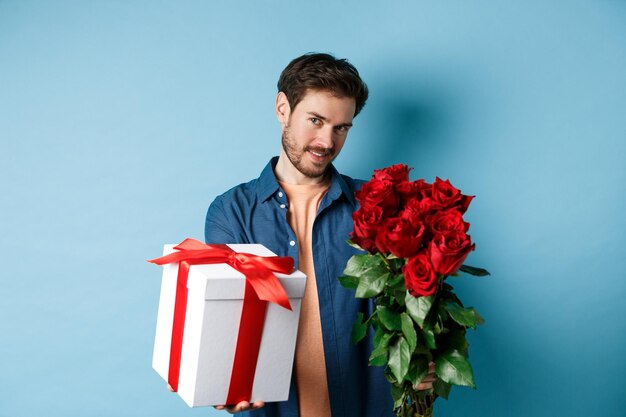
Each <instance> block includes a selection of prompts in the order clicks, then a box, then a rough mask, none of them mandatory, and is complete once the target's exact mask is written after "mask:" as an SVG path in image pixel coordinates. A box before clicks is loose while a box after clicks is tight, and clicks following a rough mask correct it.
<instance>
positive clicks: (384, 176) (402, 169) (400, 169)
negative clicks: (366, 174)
mask: <svg viewBox="0 0 626 417" xmlns="http://www.w3.org/2000/svg"><path fill="white" fill-rule="evenodd" d="M410 170H411V168H409V167H408V166H406V165H404V164H396V165H392V166H390V167H387V168H383V169H376V170H374V175H372V179H376V180H379V181H391V182H401V181H408V180H409V171H410Z"/></svg>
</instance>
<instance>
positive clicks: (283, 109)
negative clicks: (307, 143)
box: [276, 91, 291, 127]
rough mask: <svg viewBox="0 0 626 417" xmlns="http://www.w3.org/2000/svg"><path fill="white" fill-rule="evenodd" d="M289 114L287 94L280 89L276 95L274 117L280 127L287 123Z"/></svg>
mask: <svg viewBox="0 0 626 417" xmlns="http://www.w3.org/2000/svg"><path fill="white" fill-rule="evenodd" d="M290 114H291V107H290V106H289V100H287V95H285V93H283V92H282V91H280V92H279V93H278V95H277V96H276V118H277V119H278V122H279V123H280V125H281V126H282V127H285V126H286V125H287V124H288V123H289V115H290Z"/></svg>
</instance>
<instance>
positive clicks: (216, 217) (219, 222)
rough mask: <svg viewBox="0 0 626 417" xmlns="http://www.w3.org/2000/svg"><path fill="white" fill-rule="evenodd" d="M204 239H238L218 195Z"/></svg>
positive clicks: (240, 407)
mask: <svg viewBox="0 0 626 417" xmlns="http://www.w3.org/2000/svg"><path fill="white" fill-rule="evenodd" d="M204 241H205V242H206V243H235V242H236V241H237V240H236V239H235V236H234V235H233V233H232V227H231V226H230V222H229V221H228V217H227V216H226V213H225V211H224V206H223V202H222V200H221V199H220V198H219V197H218V198H216V199H215V200H214V201H213V203H211V205H210V206H209V209H208V211H207V214H206V220H205V223H204ZM264 405H265V403H264V402H262V401H256V402H254V403H249V402H248V401H242V402H240V403H239V404H237V405H233V406H226V405H217V406H215V409H216V410H226V411H227V412H228V413H230V414H235V413H239V412H242V411H248V410H256V409H258V408H261V407H263V406H264Z"/></svg>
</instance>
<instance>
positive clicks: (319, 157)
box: [306, 147, 335, 162]
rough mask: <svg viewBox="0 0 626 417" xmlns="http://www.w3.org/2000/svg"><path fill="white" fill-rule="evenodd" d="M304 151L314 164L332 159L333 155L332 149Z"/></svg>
mask: <svg viewBox="0 0 626 417" xmlns="http://www.w3.org/2000/svg"><path fill="white" fill-rule="evenodd" d="M306 151H307V152H308V153H309V155H311V156H312V157H313V160H314V161H316V162H323V161H324V160H325V159H326V158H328V157H332V156H333V155H334V153H335V151H334V149H332V148H319V147H307V148H306Z"/></svg>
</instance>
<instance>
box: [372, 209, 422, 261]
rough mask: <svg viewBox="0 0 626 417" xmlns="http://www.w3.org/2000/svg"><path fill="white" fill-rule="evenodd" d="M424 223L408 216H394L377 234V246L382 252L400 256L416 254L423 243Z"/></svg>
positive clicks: (406, 256) (405, 256) (386, 221)
mask: <svg viewBox="0 0 626 417" xmlns="http://www.w3.org/2000/svg"><path fill="white" fill-rule="evenodd" d="M424 229H425V228H424V224H423V223H421V222H415V223H413V222H411V221H410V220H408V219H406V218H401V217H393V218H391V219H387V220H385V222H384V223H383V225H382V226H381V227H380V228H379V229H378V234H377V235H376V247H378V250H380V251H381V252H382V253H389V252H391V253H393V254H394V255H395V256H397V257H398V258H408V257H411V256H413V255H415V254H416V253H417V252H418V251H419V250H420V247H421V245H422V238H423V236H424Z"/></svg>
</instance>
